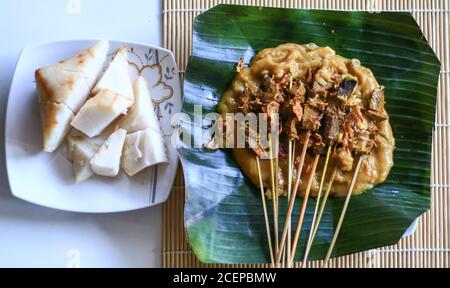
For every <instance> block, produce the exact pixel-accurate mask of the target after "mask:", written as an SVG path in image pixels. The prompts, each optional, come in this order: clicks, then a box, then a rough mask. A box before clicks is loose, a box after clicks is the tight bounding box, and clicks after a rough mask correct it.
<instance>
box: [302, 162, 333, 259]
mask: <svg viewBox="0 0 450 288" xmlns="http://www.w3.org/2000/svg"><path fill="white" fill-rule="evenodd" d="M337 171H338V169H337V167H335V168H334V169H333V172H332V173H331V177H330V183H329V184H328V188H327V190H326V192H325V194H324V195H323V200H322V203H321V204H320V210H319V213H318V214H317V219H316V222H315V224H314V228H313V232H312V236H311V241H310V242H309V243H308V244H307V247H306V251H305V259H306V260H307V258H308V256H309V252H310V250H311V247H312V245H313V243H314V237H316V233H317V230H318V229H319V225H320V221H321V220H322V215H323V211H324V210H325V207H326V205H327V200H328V196H329V195H330V191H331V187H333V182H334V179H335V178H336V174H337ZM305 259H304V261H306V260H305ZM303 265H306V264H303Z"/></svg>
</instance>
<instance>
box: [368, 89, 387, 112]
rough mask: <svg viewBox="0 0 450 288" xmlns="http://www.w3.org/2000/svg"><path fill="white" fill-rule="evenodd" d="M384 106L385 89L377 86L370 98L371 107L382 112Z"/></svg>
mask: <svg viewBox="0 0 450 288" xmlns="http://www.w3.org/2000/svg"><path fill="white" fill-rule="evenodd" d="M383 108H384V90H383V89H382V88H375V89H374V90H373V92H372V96H371V98H370V103H369V109H371V110H375V111H378V112H382V111H383Z"/></svg>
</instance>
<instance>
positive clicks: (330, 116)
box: [322, 106, 340, 145]
mask: <svg viewBox="0 0 450 288" xmlns="http://www.w3.org/2000/svg"><path fill="white" fill-rule="evenodd" d="M339 127H340V121H339V115H338V111H337V108H334V106H330V107H329V108H328V109H327V113H326V114H325V116H324V126H323V131H322V133H323V134H322V135H323V138H324V142H325V143H326V144H328V145H330V144H332V143H333V142H335V141H336V139H337V137H338V136H339Z"/></svg>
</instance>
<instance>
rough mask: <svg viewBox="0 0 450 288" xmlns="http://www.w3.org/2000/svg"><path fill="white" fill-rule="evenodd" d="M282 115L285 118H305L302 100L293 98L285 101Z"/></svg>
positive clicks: (300, 119)
mask: <svg viewBox="0 0 450 288" xmlns="http://www.w3.org/2000/svg"><path fill="white" fill-rule="evenodd" d="M280 114H281V117H282V118H283V119H288V118H291V117H293V116H296V117H297V119H298V120H299V121H302V118H303V107H302V104H301V103H300V100H297V99H292V100H290V101H285V102H284V103H283V106H282V108H281V112H280Z"/></svg>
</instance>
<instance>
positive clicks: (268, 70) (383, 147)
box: [218, 44, 395, 196]
mask: <svg viewBox="0 0 450 288" xmlns="http://www.w3.org/2000/svg"><path fill="white" fill-rule="evenodd" d="M311 69H314V70H315V71H316V72H315V76H314V77H316V78H315V79H319V78H322V79H324V80H322V81H328V80H329V79H327V77H329V76H330V74H329V73H328V71H329V70H333V71H337V73H341V74H346V75H351V76H353V77H355V79H357V85H356V87H355V88H354V89H355V90H354V91H353V94H354V95H357V97H359V98H360V99H361V102H362V103H367V102H370V99H371V98H370V97H372V93H373V92H374V90H375V89H377V88H379V87H380V85H379V84H378V82H377V80H376V79H375V77H374V75H373V74H372V72H371V71H370V70H369V69H367V68H365V67H363V66H361V65H360V63H359V61H358V60H350V59H346V58H344V57H341V56H339V55H336V53H335V51H334V50H332V49H331V48H329V47H318V46H316V45H315V44H306V45H298V44H283V45H280V46H278V47H276V48H268V49H264V50H262V51H261V52H259V53H258V54H257V55H256V56H255V57H254V59H253V60H252V62H251V64H250V66H249V67H248V68H244V69H242V70H241V71H240V72H239V73H238V74H237V75H236V77H235V79H234V81H233V82H232V84H231V86H230V88H229V89H228V90H227V91H226V92H225V94H224V95H223V97H222V99H221V101H220V103H219V105H218V112H219V113H221V114H224V113H236V112H240V109H239V104H238V103H239V98H240V97H241V96H242V93H243V90H244V88H246V87H248V88H249V89H251V90H253V91H255V90H258V89H259V87H260V86H261V83H262V81H263V77H264V76H265V75H273V77H275V78H279V79H280V78H282V77H284V75H286V74H290V75H293V76H294V77H306V76H305V75H306V74H307V73H308V71H309V70H311ZM383 113H384V114H385V115H386V116H387V113H386V111H385V110H384V108H383ZM376 127H377V130H378V132H377V134H376V135H375V137H374V138H373V142H374V146H373V148H372V150H371V151H370V153H369V154H368V155H366V156H365V160H364V161H363V163H362V166H361V170H360V172H359V176H358V178H357V182H356V184H355V187H354V190H353V194H359V193H362V192H363V191H365V190H367V189H370V188H371V187H373V186H374V185H376V184H379V183H381V182H383V181H385V180H386V177H387V175H388V174H389V171H390V169H391V167H392V165H393V150H394V146H395V140H394V138H393V134H392V129H391V126H390V124H389V120H388V119H387V120H383V121H377V122H376ZM280 145H281V146H284V147H288V138H287V137H282V138H281V139H280ZM301 148H302V147H301V144H299V143H297V144H296V151H295V156H298V155H300V154H301ZM233 154H234V156H235V159H236V161H237V163H238V164H239V166H240V168H241V169H242V171H243V172H244V174H245V175H246V176H247V177H248V178H249V179H250V180H251V181H252V182H253V183H254V184H255V185H259V177H258V173H257V166H256V157H255V153H254V152H253V151H252V150H251V149H246V148H234V149H233ZM355 157H357V156H355ZM324 158H325V157H320V160H319V164H318V167H317V170H316V173H315V175H314V178H313V185H312V189H311V195H313V196H315V195H317V192H318V188H319V181H320V178H321V175H322V172H323V165H324ZM313 159H314V155H312V154H310V153H308V154H307V156H306V159H305V165H304V170H303V173H302V176H301V179H302V183H301V184H300V186H299V189H298V191H297V193H298V194H303V193H304V191H305V189H306V185H307V178H308V176H309V174H310V171H311V169H312V162H313ZM356 162H357V161H353V166H352V167H353V168H352V169H351V171H342V170H339V171H338V174H337V177H336V179H335V181H334V183H333V186H332V189H331V194H332V195H335V196H343V195H345V194H346V193H347V190H348V188H349V185H350V182H351V180H352V177H353V172H354V169H355V166H356ZM337 164H339V163H338V162H337V160H336V159H335V158H334V157H331V158H330V162H329V168H328V174H331V171H332V170H333V169H332V168H333V167H335V166H336V165H337ZM261 166H262V169H261V170H262V178H263V184H264V187H271V174H270V160H264V159H262V160H261ZM338 166H339V165H338ZM276 175H277V177H278V182H279V188H280V189H279V190H280V192H279V193H280V194H286V192H287V188H286V187H287V183H288V179H287V178H288V160H287V159H286V158H284V159H283V158H280V159H279V169H278V171H276ZM296 175H297V171H296V170H295V169H294V171H293V178H294V179H295V178H296ZM326 179H327V180H328V179H329V177H326ZM293 182H295V180H293ZM267 194H270V193H267Z"/></svg>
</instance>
